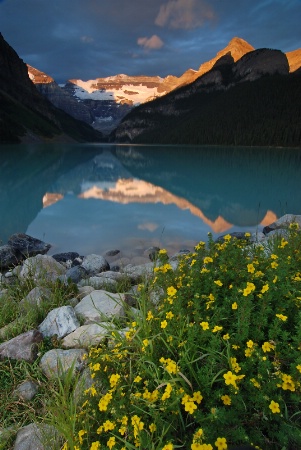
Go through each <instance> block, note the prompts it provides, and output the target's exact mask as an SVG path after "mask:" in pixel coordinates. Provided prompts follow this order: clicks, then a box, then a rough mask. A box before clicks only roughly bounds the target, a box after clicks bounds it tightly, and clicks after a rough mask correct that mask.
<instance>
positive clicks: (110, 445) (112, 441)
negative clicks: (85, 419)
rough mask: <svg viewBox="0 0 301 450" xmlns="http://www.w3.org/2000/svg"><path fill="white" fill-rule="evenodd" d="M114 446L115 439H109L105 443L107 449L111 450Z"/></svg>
mask: <svg viewBox="0 0 301 450" xmlns="http://www.w3.org/2000/svg"><path fill="white" fill-rule="evenodd" d="M115 444H116V439H115V438H114V436H113V437H110V439H109V440H108V442H107V446H108V447H109V449H111V448H113V447H114V446H115Z"/></svg>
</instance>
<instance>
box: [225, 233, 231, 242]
mask: <svg viewBox="0 0 301 450" xmlns="http://www.w3.org/2000/svg"><path fill="white" fill-rule="evenodd" d="M231 239H232V237H231V234H226V236H224V240H225V241H231Z"/></svg>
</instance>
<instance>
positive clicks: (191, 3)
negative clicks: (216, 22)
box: [155, 0, 215, 29]
mask: <svg viewBox="0 0 301 450" xmlns="http://www.w3.org/2000/svg"><path fill="white" fill-rule="evenodd" d="M214 18H215V13H214V10H213V9H212V7H211V6H210V5H208V4H207V3H206V2H205V1H203V0H169V1H168V2H167V3H165V4H164V5H161V7H160V11H159V14H158V15H157V17H156V20H155V24H156V25H158V26H161V27H164V26H167V27H169V28H175V29H179V28H182V29H192V28H197V27H199V26H202V25H203V24H204V22H206V21H212V20H213V19H214Z"/></svg>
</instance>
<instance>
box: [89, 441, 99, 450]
mask: <svg viewBox="0 0 301 450" xmlns="http://www.w3.org/2000/svg"><path fill="white" fill-rule="evenodd" d="M99 449H100V442H99V441H95V442H92V444H91V447H90V450H99Z"/></svg>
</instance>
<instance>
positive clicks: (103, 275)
mask: <svg viewBox="0 0 301 450" xmlns="http://www.w3.org/2000/svg"><path fill="white" fill-rule="evenodd" d="M96 276H97V277H99V278H105V279H108V278H109V279H111V280H114V281H119V280H122V279H123V278H124V275H123V274H122V273H120V272H115V271H113V270H108V271H106V272H101V273H99V274H97V275H96Z"/></svg>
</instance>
